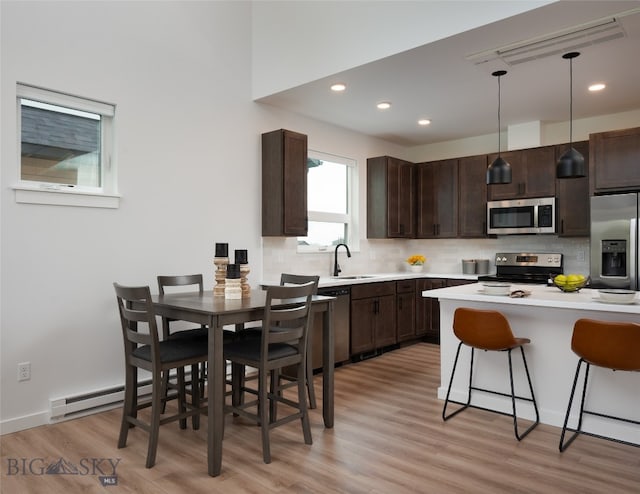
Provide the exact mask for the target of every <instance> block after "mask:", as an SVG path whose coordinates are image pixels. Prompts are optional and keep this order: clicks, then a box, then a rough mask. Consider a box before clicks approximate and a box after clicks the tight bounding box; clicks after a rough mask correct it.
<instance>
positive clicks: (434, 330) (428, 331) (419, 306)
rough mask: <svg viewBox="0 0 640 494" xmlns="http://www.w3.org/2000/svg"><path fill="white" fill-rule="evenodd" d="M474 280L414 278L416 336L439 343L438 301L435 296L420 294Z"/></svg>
mask: <svg viewBox="0 0 640 494" xmlns="http://www.w3.org/2000/svg"><path fill="white" fill-rule="evenodd" d="M469 283H475V281H474V280H459V279H451V278H449V279H445V278H423V279H419V280H416V336H422V337H424V340H425V341H428V342H430V343H440V302H438V299H437V298H427V297H423V296H422V292H423V291H425V290H435V289H436V288H444V287H446V286H457V285H467V284H469Z"/></svg>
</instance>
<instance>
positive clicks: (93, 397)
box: [49, 369, 229, 422]
mask: <svg viewBox="0 0 640 494" xmlns="http://www.w3.org/2000/svg"><path fill="white" fill-rule="evenodd" d="M227 370H229V369H227ZM170 375H171V378H174V377H175V371H173V372H172V373H171V374H170ZM185 380H186V381H187V382H188V381H190V380H191V372H190V371H188V370H187V371H185ZM138 398H149V399H151V378H149V379H145V380H142V381H139V382H138ZM123 402H124V385H121V386H113V387H111V388H105V389H101V390H97V391H91V392H88V393H83V394H78V395H74V396H67V397H66V398H56V399H52V400H49V413H50V416H49V420H50V421H51V422H59V421H62V420H69V419H72V418H79V417H84V416H85V415H91V414H93V413H97V412H103V411H106V410H111V409H112V408H117V407H119V406H122V403H123Z"/></svg>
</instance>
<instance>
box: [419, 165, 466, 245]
mask: <svg viewBox="0 0 640 494" xmlns="http://www.w3.org/2000/svg"><path fill="white" fill-rule="evenodd" d="M416 166H417V170H418V208H417V237H418V238H451V237H456V236H458V160H457V159H452V160H441V161H431V162H428V163H419V164H418V165H416Z"/></svg>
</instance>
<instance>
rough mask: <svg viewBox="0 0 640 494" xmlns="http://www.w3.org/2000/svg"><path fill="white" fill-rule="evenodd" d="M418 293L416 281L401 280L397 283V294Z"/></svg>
mask: <svg viewBox="0 0 640 494" xmlns="http://www.w3.org/2000/svg"><path fill="white" fill-rule="evenodd" d="M415 291H416V280H400V281H397V282H396V292H398V293H413V292H415Z"/></svg>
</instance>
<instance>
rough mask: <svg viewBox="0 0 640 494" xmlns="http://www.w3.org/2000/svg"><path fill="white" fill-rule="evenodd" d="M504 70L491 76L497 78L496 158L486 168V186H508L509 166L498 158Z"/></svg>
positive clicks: (497, 71) (509, 179) (509, 178)
mask: <svg viewBox="0 0 640 494" xmlns="http://www.w3.org/2000/svg"><path fill="white" fill-rule="evenodd" d="M506 73H507V71H506V70H496V71H495V72H493V73H492V74H491V75H492V76H494V77H497V78H498V157H497V158H496V159H495V160H494V161H493V163H491V164H490V165H489V167H488V168H487V184H489V185H491V184H510V183H511V165H510V164H509V163H507V162H506V161H505V160H504V159H503V158H502V157H501V156H500V77H502V76H503V75H505V74H506Z"/></svg>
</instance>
